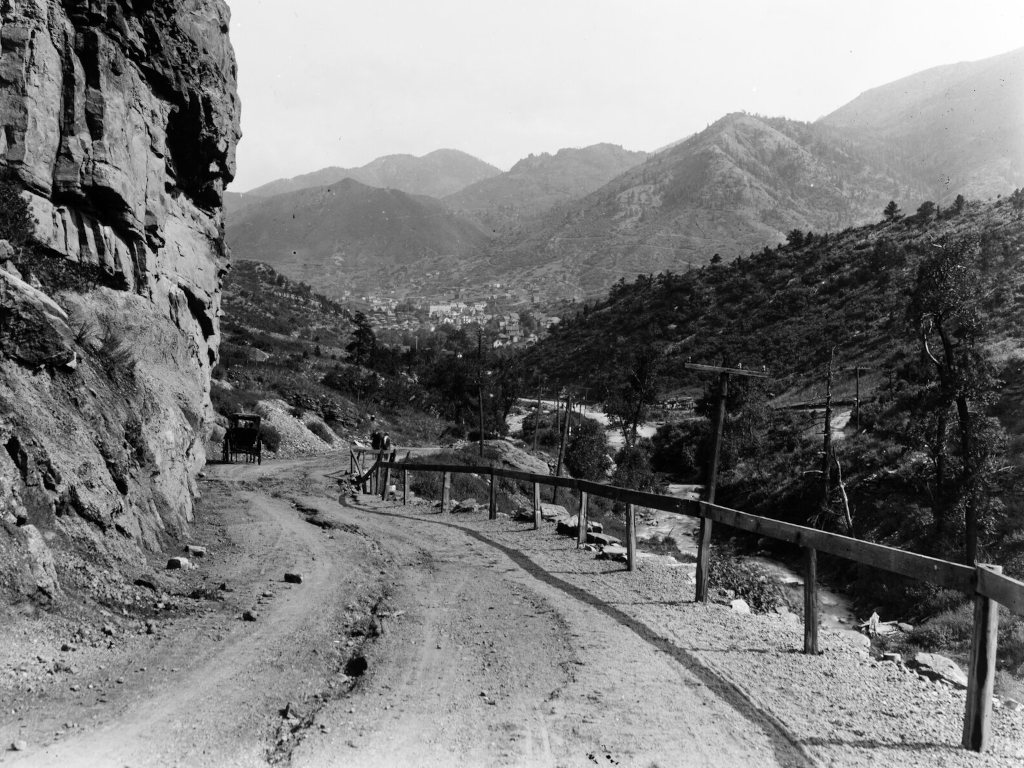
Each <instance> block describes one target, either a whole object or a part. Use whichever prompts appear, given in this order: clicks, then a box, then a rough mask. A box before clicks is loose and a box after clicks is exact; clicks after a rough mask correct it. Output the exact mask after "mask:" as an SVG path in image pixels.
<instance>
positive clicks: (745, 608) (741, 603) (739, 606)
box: [729, 597, 750, 613]
mask: <svg viewBox="0 0 1024 768" xmlns="http://www.w3.org/2000/svg"><path fill="white" fill-rule="evenodd" d="M729 607H730V608H731V609H732V610H733V612H734V613H750V606H749V605H748V604H747V601H746V600H744V599H743V598H742V597H737V598H736V599H735V600H733V601H732V602H730V603H729Z"/></svg>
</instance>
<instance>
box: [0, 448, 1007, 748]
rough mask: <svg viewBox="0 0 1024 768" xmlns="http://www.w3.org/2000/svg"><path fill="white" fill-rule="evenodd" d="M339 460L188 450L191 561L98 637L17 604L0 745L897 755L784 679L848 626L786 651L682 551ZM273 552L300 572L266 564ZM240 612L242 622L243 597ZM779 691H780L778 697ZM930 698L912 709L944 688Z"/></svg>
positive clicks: (788, 637) (939, 702) (818, 675)
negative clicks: (486, 510)
mask: <svg viewBox="0 0 1024 768" xmlns="http://www.w3.org/2000/svg"><path fill="white" fill-rule="evenodd" d="M339 463H340V462H339V460H338V459H333V458H319V459H311V460H296V461H289V462H274V463H270V464H266V465H264V466H262V467H257V466H255V465H234V466H211V467H210V468H208V471H207V477H206V479H205V480H204V481H203V483H202V490H203V494H204V497H203V500H202V502H201V505H200V511H199V519H198V520H197V524H196V528H195V532H194V540H195V541H196V543H202V544H204V545H206V546H207V547H208V549H209V553H208V555H207V556H206V557H204V558H202V559H200V560H198V561H197V562H198V563H199V567H198V568H197V569H196V570H191V571H187V572H164V573H161V574H160V578H161V580H162V582H161V583H162V586H163V587H166V588H167V591H166V593H165V594H157V595H154V596H153V598H152V600H153V601H155V603H154V605H159V606H162V607H160V608H154V609H153V610H154V611H156V613H153V616H154V618H152V619H150V620H151V621H153V622H154V624H153V625H151V629H152V634H149V633H147V629H146V627H145V624H144V623H143V618H142V617H138V616H136V615H134V614H131V613H129V615H127V616H125V615H121V616H118V615H116V614H112V615H111V616H110V617H109V619H108V624H107V625H105V627H104V631H103V633H102V634H101V635H100V636H99V637H98V638H97V637H95V634H89V633H85V634H82V632H81V629H80V628H78V630H76V629H75V627H74V622H62V621H59V620H55V619H52V618H49V619H48V618H45V617H31V616H25V617H22V618H20V619H18V620H17V621H16V622H15V625H16V626H14V627H12V628H10V630H9V631H8V632H7V634H8V635H9V637H10V639H11V642H10V643H9V644H8V645H7V647H6V648H5V649H4V650H3V651H0V669H4V670H8V671H9V673H8V674H7V675H6V676H5V677H3V678H0V696H2V698H0V711H2V712H3V713H4V714H5V718H4V720H3V722H2V724H0V739H2V741H3V743H5V744H11V743H13V742H14V741H18V740H23V741H24V742H25V744H24V746H25V747H26V749H25V750H24V751H7V752H3V753H0V764H11V765H54V766H57V765H59V766H79V765H103V766H108V765H109V766H173V765H182V766H190V768H191V767H192V766H264V765H268V764H271V765H273V764H281V765H293V766H329V765H344V766H392V765H394V766H453V765H454V766H461V765H467V766H477V765H480V766H484V765H486V766H491V765H510V766H513V765H514V766H584V765H586V766H592V765H608V766H612V765H622V766H651V765H660V766H746V765H758V766H771V765H784V766H802V765H816V764H823V763H833V764H838V765H853V764H861V763H864V764H867V763H868V762H872V761H874V760H877V759H886V760H891V759H893V758H895V757H901V756H902V757H905V756H906V752H905V749H903V748H902V747H903V745H905V744H906V735H905V734H902V733H895V734H893V733H892V731H893V727H892V724H891V723H883V724H882V725H884V726H888V730H886V731H884V733H885V737H884V739H887V740H888V741H886V740H882V741H879V739H878V738H875V737H874V734H873V733H869V732H867V731H865V730H863V729H859V726H858V725H857V724H856V723H854V722H853V721H851V722H850V723H849V724H848V727H849V729H851V732H853V733H857V732H858V730H859V733H860V734H861V736H864V739H863V743H861V742H857V741H856V740H855V739H853V738H852V737H851V739H850V740H847V739H846V738H845V735H844V734H845V733H846V732H845V731H842V730H841V729H839V728H838V727H837V726H835V725H834V724H831V723H833V721H831V720H830V721H827V722H828V723H830V724H829V725H827V726H826V727H825V728H822V727H820V725H819V724H820V723H821V722H823V721H825V720H826V717H825V716H826V715H828V714H829V712H830V711H831V710H830V708H831V709H835V710H840V711H844V712H845V709H844V708H845V706H846V705H847V703H848V702H850V701H855V699H856V697H855V696H852V695H851V694H850V691H849V689H848V688H847V686H846V685H845V684H843V683H842V681H838V684H837V687H836V688H835V689H834V690H833V689H829V688H828V687H827V686H826V688H825V690H824V691H817V692H816V696H814V697H812V698H811V700H810V701H802V699H807V698H808V697H806V696H802V695H801V693H800V688H799V686H802V685H807V684H808V683H807V681H808V680H811V679H812V678H813V679H814V680H818V679H825V680H827V679H828V678H829V676H830V675H832V676H834V675H835V669H837V668H839V667H841V666H842V665H847V666H849V665H854V666H856V665H858V664H861V663H862V661H863V660H862V659H861V658H859V657H857V656H856V655H855V653H854V651H853V650H851V649H849V648H848V647H846V646H843V645H841V644H837V645H835V646H834V647H829V642H830V641H829V640H828V637H826V639H825V641H824V644H825V646H826V655H825V656H824V657H821V658H819V659H806V660H804V659H803V658H801V657H798V656H797V655H795V654H792V653H790V651H791V650H794V649H795V647H796V646H797V645H798V644H799V637H800V631H799V624H798V623H796V622H795V621H794V622H790V623H789V624H787V623H786V622H785V621H784V620H783V619H782V618H779V617H775V618H774V619H773V621H774V623H772V622H768V623H757V620H755V619H752V618H751V617H737V616H735V615H732V614H730V613H729V612H728V611H727V610H725V609H723V608H721V607H719V606H715V607H710V608H705V607H698V606H694V605H693V604H692V603H690V602H689V600H690V599H691V597H692V586H691V585H690V584H689V580H688V578H687V575H686V574H685V573H684V572H683V569H672V568H670V567H668V566H667V565H665V564H661V563H655V562H642V563H641V568H640V570H639V571H637V572H635V573H632V574H627V573H625V572H624V571H623V570H622V566H621V565H620V564H615V563H608V562H604V561H595V560H593V557H592V555H590V556H588V555H586V554H584V553H581V552H578V551H577V550H576V549H575V545H574V544H573V543H572V542H570V541H569V540H568V539H565V538H562V537H557V536H555V535H554V533H553V532H552V530H550V529H547V530H542V531H539V532H535V531H532V530H531V526H529V525H527V524H522V523H518V522H515V521H510V520H507V519H503V520H498V521H488V520H486V519H485V517H486V516H485V515H477V516H458V517H456V516H451V515H447V516H442V515H440V514H438V513H437V511H436V510H435V509H433V508H432V507H430V506H429V505H421V506H414V507H401V506H400V505H398V504H396V503H395V502H381V501H380V500H379V499H377V498H374V497H370V496H361V497H360V498H359V499H358V500H357V501H355V502H351V501H348V500H344V501H339V500H338V499H337V498H336V493H337V490H336V486H334V484H333V482H332V481H331V479H330V478H328V477H327V476H326V474H327V473H328V472H330V471H332V470H334V469H337V468H338V466H339ZM164 561H165V559H164V558H157V559H156V560H155V561H154V563H158V564H161V565H162V564H163V562H164ZM286 571H288V572H297V573H300V574H301V575H302V583H301V584H294V585H293V584H286V583H284V581H283V576H284V573H285V572H286ZM247 610H251V611H254V613H255V614H256V615H255V621H245V620H243V619H242V614H243V612H244V611H247ZM791 618H792V617H791ZM743 622H746V624H744V623H743ZM780 627H781V628H784V631H780ZM106 629H111V630H112V631H110V632H109V633H107V632H106ZM76 632H77V633H76ZM69 638H70V641H69ZM62 647H65V648H68V650H64V651H62V650H59V649H60V648H62ZM33 654H35V655H36V658H35V659H33V658H32V656H33ZM37 659H44V660H45V663H44V662H40V661H37ZM40 670H45V672H43V671H40ZM69 670H70V671H69ZM791 688H792V689H793V690H789V689H791ZM787 690H789V693H790V694H792V698H793V699H794V701H793V702H789V703H788V704H785V702H783V703H784V706H782V707H781V708H780V706H779V698H780V692H786V691H787ZM867 690H868V691H869V692H872V695H875V693H876V689H875V688H872V687H870V686H868V688H867ZM936 696H937V698H936V699H935V702H934V703H935V705H936V711H943V712H944V711H945V710H946V709H952V710H955V707H956V706H957V704H956V701H953V702H948V701H946V699H944V698H943V696H945V694H944V693H942V694H941V695H940V694H936ZM783 698H785V694H783ZM960 698H961V700H962V696H961V697H960ZM779 711H784V712H785V713H786V714H785V716H781V717H780V716H779V714H778V712H779ZM961 711H962V710H961ZM928 714H929V715H931V714H932V713H931V711H930V710H929V713H928ZM867 720H868V722H873V721H875V720H878V718H877V717H871V716H868V717H867ZM947 720H949V721H950V722H952V727H954V728H955V726H956V723H957V715H956V713H955V711H954V713H953V715H952V718H949V717H946V718H945V720H943V721H942V723H941V724H940V732H939V733H937V734H935V735H933V736H932V735H929V736H928V738H929V739H931V740H930V741H927V744H926V746H927V747H928V748H929V749H931V750H932V752H931V753H928V752H927V750H925V754H924V755H923V756H924V757H925V759H926V760H928V761H931V762H930V763H929V762H926V763H924V764H934V758H936V757H941V758H945V757H950V758H951V759H953V758H955V759H959V755H957V753H956V750H955V749H952V748H951V745H947V744H946V743H945V741H944V739H946V738H948V734H946V733H945V731H943V730H941V729H943V728H944V729H946V730H948V727H949V726H948V723H946V721H947ZM844 727H847V726H846V724H845V721H844ZM864 727H865V728H867V727H869V726H864ZM926 735H927V734H926ZM890 741H891V747H892V749H891V750H890V749H889V748H888V747H889V745H890V744H889V742H890ZM952 743H953V744H955V740H954V741H953V742H952ZM1011 747H1013V748H1015V747H1014V745H1013V743H1011ZM1004 751H1005V750H1004ZM1006 754H1007V755H1010V756H1011V757H1012V756H1014V755H1017V756H1019V755H1020V754H1024V752H1022V753H1015V752H1013V751H1012V749H1011V750H1010V751H1006ZM941 761H942V760H940V762H941ZM974 764H988V763H974ZM991 764H994V765H995V764H1002V763H999V762H998V760H996V761H995V762H992V763H991Z"/></svg>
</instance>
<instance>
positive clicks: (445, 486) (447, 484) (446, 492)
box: [441, 472, 452, 515]
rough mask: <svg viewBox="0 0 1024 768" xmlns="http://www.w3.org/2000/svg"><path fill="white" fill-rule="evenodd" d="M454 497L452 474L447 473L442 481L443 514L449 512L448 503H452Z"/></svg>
mask: <svg viewBox="0 0 1024 768" xmlns="http://www.w3.org/2000/svg"><path fill="white" fill-rule="evenodd" d="M451 496H452V473H451V472H445V473H444V479H443V480H442V481H441V514H442V515H443V514H445V513H447V512H448V503H449V502H450V501H451Z"/></svg>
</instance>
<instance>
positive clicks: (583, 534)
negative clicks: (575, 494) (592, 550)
mask: <svg viewBox="0 0 1024 768" xmlns="http://www.w3.org/2000/svg"><path fill="white" fill-rule="evenodd" d="M589 504H590V494H588V493H587V492H586V491H581V492H580V515H579V521H580V524H579V525H578V526H577V527H576V546H577V547H579V546H580V545H582V544H586V543H587V512H588V509H587V507H588V505H589Z"/></svg>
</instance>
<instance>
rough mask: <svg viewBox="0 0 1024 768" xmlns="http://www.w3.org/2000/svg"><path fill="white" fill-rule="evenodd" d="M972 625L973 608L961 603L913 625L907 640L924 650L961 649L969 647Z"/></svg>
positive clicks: (968, 604)
mask: <svg viewBox="0 0 1024 768" xmlns="http://www.w3.org/2000/svg"><path fill="white" fill-rule="evenodd" d="M973 627H974V608H973V606H971V604H970V603H966V602H964V603H961V605H959V606H958V607H956V608H953V609H951V610H947V611H943V612H942V613H940V614H938V615H937V616H933V617H932V618H930V619H928V620H927V621H926V622H924V623H923V624H919V625H917V626H916V627H914V631H913V632H911V633H910V636H909V637H908V638H907V640H908V641H909V642H910V643H911V644H913V645H916V646H917V647H919V648H921V649H922V650H925V651H943V650H944V651H949V650H957V651H962V650H963V649H964V648H967V647H970V644H971V636H972V634H973Z"/></svg>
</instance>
